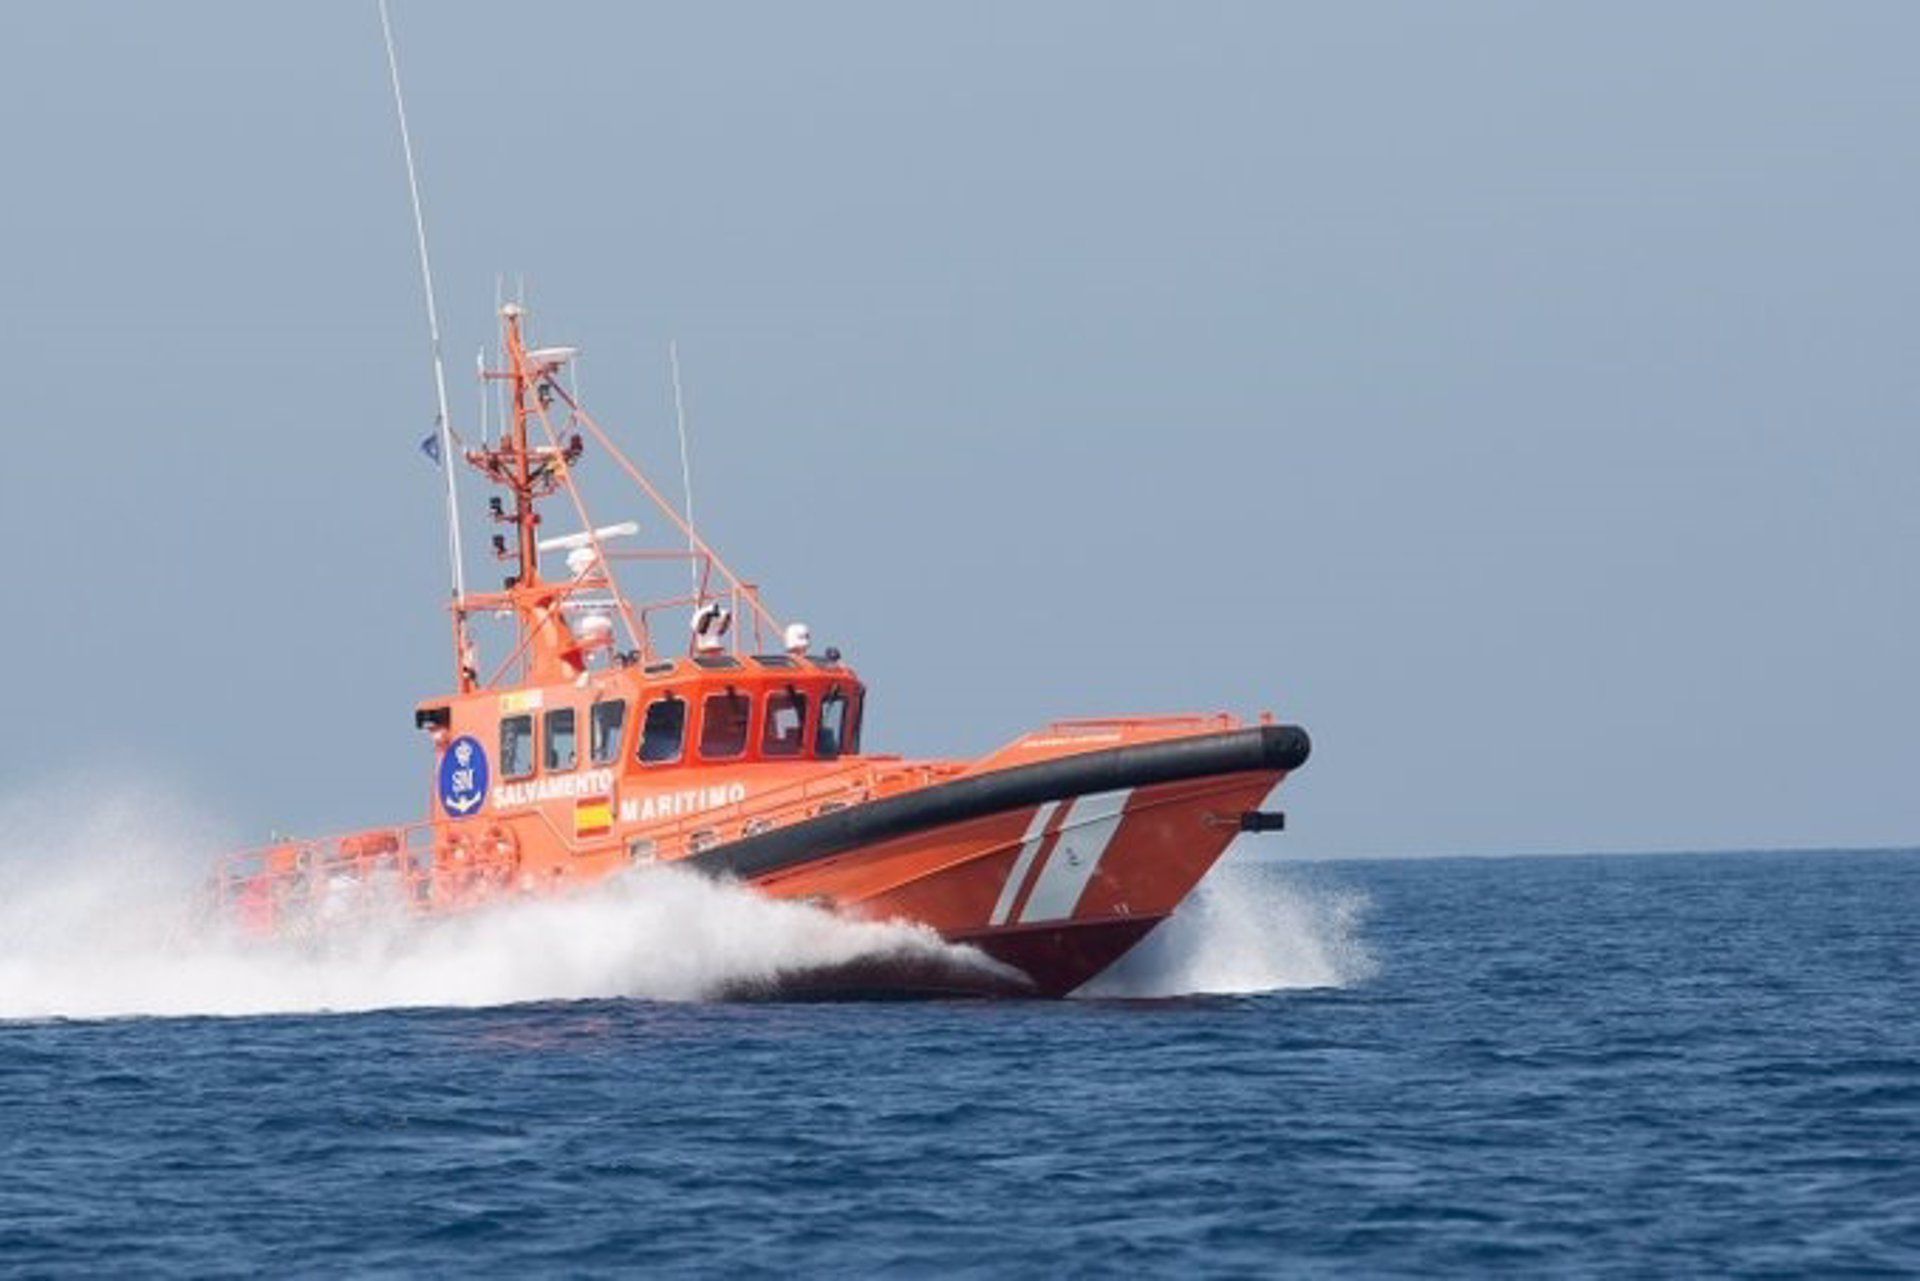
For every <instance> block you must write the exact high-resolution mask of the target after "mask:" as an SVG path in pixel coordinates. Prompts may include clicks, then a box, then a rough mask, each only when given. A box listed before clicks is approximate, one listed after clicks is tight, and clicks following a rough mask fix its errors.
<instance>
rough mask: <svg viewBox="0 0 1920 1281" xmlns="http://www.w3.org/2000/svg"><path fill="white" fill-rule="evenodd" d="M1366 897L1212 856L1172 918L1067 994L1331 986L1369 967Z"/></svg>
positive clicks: (1361, 977) (1362, 975) (1368, 972)
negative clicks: (1212, 864)
mask: <svg viewBox="0 0 1920 1281" xmlns="http://www.w3.org/2000/svg"><path fill="white" fill-rule="evenodd" d="M1366 910H1367V899H1366V896H1365V895H1363V894H1360V893H1357V892H1354V891H1350V890H1326V889H1318V888H1313V887H1311V886H1309V885H1307V884H1306V883H1305V882H1304V881H1303V880H1302V878H1301V876H1300V874H1299V873H1298V872H1294V871H1289V870H1287V869H1285V868H1281V867H1276V866H1274V865H1272V864H1255V863H1242V862H1239V861H1237V860H1235V859H1233V858H1231V857H1229V858H1228V859H1226V860H1224V861H1222V862H1221V863H1220V865H1219V866H1218V867H1216V868H1215V869H1214V871H1213V873H1212V874H1211V875H1209V876H1208V877H1207V879H1206V880H1205V881H1203V882H1201V884H1200V886H1199V888H1198V889H1196V890H1195V891H1194V893H1193V895H1192V896H1191V897H1190V898H1188V900H1187V901H1186V902H1185V903H1184V904H1182V905H1181V907H1180V910H1179V911H1177V912H1175V913H1174V914H1173V917H1172V918H1171V919H1170V920H1168V921H1167V922H1165V923H1164V924H1162V925H1161V926H1160V927H1159V928H1158V929H1156V930H1155V931H1154V932H1153V933H1152V934H1150V935H1148V936H1147V938H1146V939H1145V940H1144V941H1143V942H1142V943H1141V944H1140V945H1139V946H1138V947H1136V948H1134V949H1133V951H1131V952H1129V953H1128V954H1127V955H1126V956H1124V957H1122V958H1121V959H1120V960H1119V962H1118V963H1117V964H1115V965H1114V966H1113V967H1112V968H1111V969H1109V970H1108V971H1107V972H1106V973H1104V974H1102V975H1100V976H1099V977H1098V978H1096V979H1094V981H1093V982H1091V983H1089V984H1087V985H1086V986H1085V987H1083V988H1081V989H1080V990H1079V991H1078V992H1076V993H1075V995H1076V996H1090V997H1106V998H1114V997H1123V998H1125V997H1170V996H1189V995H1201V994H1230V993H1253V992H1276V991H1283V990H1287V989H1297V988H1341V987H1349V986H1352V985H1353V984H1356V983H1361V982H1364V981H1365V980H1366V979H1368V978H1369V977H1371V976H1372V975H1373V974H1374V973H1375V972H1376V970H1377V966H1376V965H1375V963H1374V960H1373V957H1372V955H1371V954H1370V953H1369V952H1368V950H1367V947H1366V944H1365V943H1364V942H1363V941H1362V939H1361V937H1360V925H1361V922H1362V920H1363V919H1364V917H1365V914H1366Z"/></svg>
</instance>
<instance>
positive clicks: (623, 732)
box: [587, 698, 633, 769]
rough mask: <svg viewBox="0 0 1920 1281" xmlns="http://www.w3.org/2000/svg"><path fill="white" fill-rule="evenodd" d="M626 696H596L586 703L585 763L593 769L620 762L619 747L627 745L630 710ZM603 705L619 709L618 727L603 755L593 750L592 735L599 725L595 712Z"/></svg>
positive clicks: (629, 700) (629, 701)
mask: <svg viewBox="0 0 1920 1281" xmlns="http://www.w3.org/2000/svg"><path fill="white" fill-rule="evenodd" d="M632 701H633V700H631V699H628V698H596V699H595V700H593V702H591V703H589V704H588V705H587V763H588V764H589V765H590V766H591V767H592V768H594V769H604V768H606V767H608V766H611V765H618V764H619V763H620V757H621V749H622V748H624V747H625V746H626V745H627V719H628V714H629V713H630V712H631V711H632V707H631V703H632ZM603 707H617V708H619V709H620V728H619V730H618V731H616V732H615V733H614V735H613V742H612V746H611V750H609V751H607V752H606V753H605V754H604V755H603V754H601V753H599V752H596V751H594V750H593V736H594V734H595V732H596V727H597V726H598V725H599V718H598V716H597V713H598V712H599V711H600V709H601V708H603Z"/></svg>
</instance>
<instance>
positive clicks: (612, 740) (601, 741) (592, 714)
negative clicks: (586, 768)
mask: <svg viewBox="0 0 1920 1281" xmlns="http://www.w3.org/2000/svg"><path fill="white" fill-rule="evenodd" d="M626 727H627V703H626V700H625V699H621V700H619V701H617V702H612V703H595V704H594V705H593V707H592V709H591V710H590V711H588V712H587V737H588V747H589V750H590V752H591V754H592V758H593V763H594V764H595V765H607V764H610V763H611V762H612V761H614V760H615V759H616V758H618V757H619V755H620V734H621V731H622V730H624V729H626Z"/></svg>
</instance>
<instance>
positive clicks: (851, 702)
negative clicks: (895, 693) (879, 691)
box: [840, 690, 867, 756]
mask: <svg viewBox="0 0 1920 1281" xmlns="http://www.w3.org/2000/svg"><path fill="white" fill-rule="evenodd" d="M866 710H867V696H866V693H865V692H864V691H862V690H855V691H854V692H853V697H851V698H849V699H848V700H847V732H846V733H845V734H844V735H842V736H841V739H840V750H841V751H842V752H845V753H846V754H847V755H848V756H858V755H859V754H860V722H861V721H862V720H864V719H866Z"/></svg>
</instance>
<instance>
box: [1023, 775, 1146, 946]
mask: <svg viewBox="0 0 1920 1281" xmlns="http://www.w3.org/2000/svg"><path fill="white" fill-rule="evenodd" d="M1132 795H1133V789H1132V788H1122V789H1121V790H1120V791H1117V792H1096V793H1094V794H1093V795H1091V796H1081V797H1076V798H1075V799H1074V800H1073V801H1072V802H1071V804H1070V808H1069V809H1068V811H1067V814H1066V817H1065V818H1064V819H1063V820H1062V821H1061V824H1060V836H1059V838H1058V839H1057V840H1055V841H1054V843H1053V852H1052V853H1051V854H1049V855H1048V856H1047V862H1046V865H1045V866H1044V867H1042V868H1041V869H1040V874H1039V876H1038V877H1037V878H1036V879H1035V881H1034V886H1033V893H1031V894H1029V895H1028V896H1027V902H1026V906H1025V907H1023V908H1022V909H1021V911H1020V921H1021V923H1022V924H1025V923H1026V922H1028V921H1057V920H1062V919H1065V918H1066V917H1070V916H1072V915H1073V909H1074V908H1075V907H1076V906H1078V905H1079V902H1080V896H1081V895H1082V894H1084V893H1086V889H1087V882H1088V881H1090V880H1092V879H1093V874H1094V872H1095V871H1096V870H1098V868H1099V866H1100V860H1101V859H1102V858H1103V857H1105V855H1106V852H1107V846H1109V845H1111V844H1112V843H1113V834H1114V833H1115V832H1117V831H1119V830H1120V821H1121V819H1123V818H1124V817H1126V809H1127V800H1128V798H1129V797H1131V796H1132ZM1023 853H1024V851H1023ZM1017 879H1018V878H1016V877H1010V878H1008V883H1009V884H1012V883H1013V881H1015V880H1017ZM1001 897H1002V898H1003V899H1004V898H1005V897H1006V894H1005V891H1002V893H1001Z"/></svg>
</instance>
